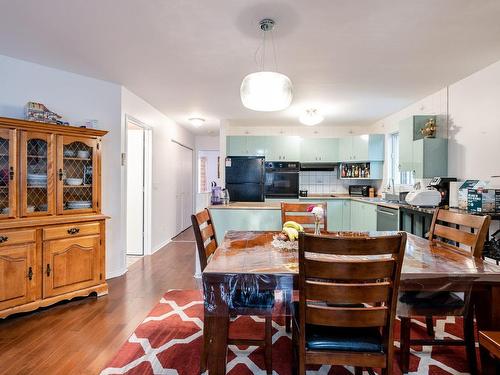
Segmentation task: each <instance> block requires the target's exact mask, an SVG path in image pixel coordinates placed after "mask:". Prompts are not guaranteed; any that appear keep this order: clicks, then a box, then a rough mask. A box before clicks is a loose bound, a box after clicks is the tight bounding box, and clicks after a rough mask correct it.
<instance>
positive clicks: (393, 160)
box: [389, 132, 414, 185]
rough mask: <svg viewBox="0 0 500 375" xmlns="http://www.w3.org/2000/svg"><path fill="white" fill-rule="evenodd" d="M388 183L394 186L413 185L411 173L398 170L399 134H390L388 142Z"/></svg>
mask: <svg viewBox="0 0 500 375" xmlns="http://www.w3.org/2000/svg"><path fill="white" fill-rule="evenodd" d="M389 151H390V158H389V182H391V185H392V181H394V185H413V183H414V178H413V173H412V172H411V171H400V170H399V133H397V132H396V133H392V134H391V135H390V141H389Z"/></svg>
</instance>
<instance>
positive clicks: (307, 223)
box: [281, 202, 328, 231]
mask: <svg viewBox="0 0 500 375" xmlns="http://www.w3.org/2000/svg"><path fill="white" fill-rule="evenodd" d="M311 205H314V206H321V207H322V208H323V218H322V219H321V229H322V230H325V231H326V230H327V228H328V223H327V205H326V202H321V203H286V202H281V224H282V225H283V224H284V223H286V222H287V221H295V222H297V223H299V224H300V225H302V226H304V228H308V227H309V228H310V227H312V226H313V225H314V215H313V214H312V213H310V212H308V211H307V209H308V208H309V206H311Z"/></svg>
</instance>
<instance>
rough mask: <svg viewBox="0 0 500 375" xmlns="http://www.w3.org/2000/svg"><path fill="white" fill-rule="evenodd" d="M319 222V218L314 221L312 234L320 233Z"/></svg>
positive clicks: (317, 234)
mask: <svg viewBox="0 0 500 375" xmlns="http://www.w3.org/2000/svg"><path fill="white" fill-rule="evenodd" d="M320 223H321V220H315V221H314V235H315V236H319V235H321V229H320Z"/></svg>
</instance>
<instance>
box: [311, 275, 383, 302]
mask: <svg viewBox="0 0 500 375" xmlns="http://www.w3.org/2000/svg"><path fill="white" fill-rule="evenodd" d="M391 290H392V283H391V282H390V281H385V282H378V283H356V284H340V283H336V284H331V283H326V282H322V281H313V280H306V286H305V293H306V295H307V297H308V298H309V299H311V300H317V301H326V300H328V299H330V298H331V299H334V300H335V301H336V302H337V303H340V304H344V303H358V304H359V303H378V302H384V301H387V300H388V299H389V297H390V295H389V293H390V292H391Z"/></svg>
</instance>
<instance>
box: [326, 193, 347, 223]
mask: <svg viewBox="0 0 500 375" xmlns="http://www.w3.org/2000/svg"><path fill="white" fill-rule="evenodd" d="M343 211H344V206H343V204H342V201H341V200H329V201H327V220H328V230H329V231H341V230H344V229H343V226H344V222H343Z"/></svg>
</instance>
